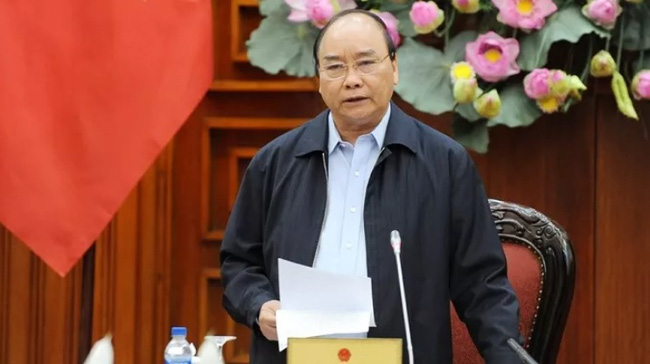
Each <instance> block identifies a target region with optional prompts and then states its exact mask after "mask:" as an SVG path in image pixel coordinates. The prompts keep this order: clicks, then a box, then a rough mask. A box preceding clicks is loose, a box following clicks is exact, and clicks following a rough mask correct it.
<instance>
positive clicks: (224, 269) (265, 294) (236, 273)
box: [220, 158, 277, 328]
mask: <svg viewBox="0 0 650 364" xmlns="http://www.w3.org/2000/svg"><path fill="white" fill-rule="evenodd" d="M263 188H264V171H263V169H262V168H261V166H260V162H259V160H258V159H257V158H253V160H252V161H251V163H250V165H249V167H248V168H247V170H246V173H245V174H244V178H243V181H242V184H241V186H240V189H239V193H238V195H237V200H236V202H235V206H234V208H233V211H232V213H231V215H230V218H229V220H228V225H227V227H226V232H225V236H224V239H223V242H222V245H221V254H220V259H221V278H222V280H223V284H224V294H223V305H224V308H225V309H226V311H227V312H228V313H229V314H230V316H231V317H232V318H233V319H234V320H235V321H237V322H239V323H242V324H245V325H247V326H249V327H251V328H254V327H255V326H254V325H255V323H256V320H257V316H258V314H259V310H260V307H261V306H262V304H264V302H266V301H269V300H274V299H277V294H276V293H275V292H274V289H273V286H272V284H271V281H270V280H269V278H268V276H267V274H266V271H267V270H266V269H265V263H264V254H263V244H264V242H263V231H264V209H263V206H264V200H263V198H264V192H263Z"/></svg>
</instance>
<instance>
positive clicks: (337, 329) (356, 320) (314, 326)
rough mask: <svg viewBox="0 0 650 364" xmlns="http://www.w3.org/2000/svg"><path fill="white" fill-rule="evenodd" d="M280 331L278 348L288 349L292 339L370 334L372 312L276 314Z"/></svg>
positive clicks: (281, 311)
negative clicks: (369, 323)
mask: <svg viewBox="0 0 650 364" xmlns="http://www.w3.org/2000/svg"><path fill="white" fill-rule="evenodd" d="M275 314H276V316H275V318H276V323H277V330H278V348H279V350H280V351H282V350H284V349H286V348H287V345H288V341H289V338H290V337H298V338H305V337H316V336H326V335H331V334H334V333H336V334H358V333H367V332H368V322H369V321H370V312H368V311H361V312H341V311H339V312H323V311H290V310H278V311H276V312H275Z"/></svg>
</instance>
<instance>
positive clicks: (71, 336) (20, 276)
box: [0, 227, 81, 364]
mask: <svg viewBox="0 0 650 364" xmlns="http://www.w3.org/2000/svg"><path fill="white" fill-rule="evenodd" d="M0 263H1V264H2V266H1V267H0V363H8V364H14V363H16V364H22V363H30V364H32V363H34V364H40V363H73V364H74V363H77V362H78V360H77V342H78V339H79V335H78V326H79V313H80V302H81V300H80V298H81V265H77V266H76V267H75V268H74V269H73V270H72V271H70V272H69V273H68V275H67V276H66V277H65V278H61V277H60V276H59V275H58V274H57V273H55V272H54V271H52V270H51V269H50V268H48V267H47V266H46V265H45V264H44V263H43V261H41V259H40V258H38V257H36V256H35V255H34V254H33V253H31V252H30V251H29V249H28V248H27V246H25V245H24V244H23V243H22V242H20V241H19V240H17V239H16V238H15V237H14V236H13V235H11V234H10V233H9V232H7V231H6V230H5V229H4V228H2V227H0Z"/></svg>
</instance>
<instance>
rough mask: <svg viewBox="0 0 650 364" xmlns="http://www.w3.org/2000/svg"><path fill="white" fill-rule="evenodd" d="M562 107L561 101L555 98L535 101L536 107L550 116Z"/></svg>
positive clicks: (548, 97)
mask: <svg viewBox="0 0 650 364" xmlns="http://www.w3.org/2000/svg"><path fill="white" fill-rule="evenodd" d="M561 105H562V100H561V99H558V98H557V97H555V96H551V95H549V96H546V97H542V98H541V99H538V100H537V106H538V107H539V108H540V109H541V110H542V111H543V112H544V113H545V114H551V113H554V112H556V111H558V110H559V109H560V106H561Z"/></svg>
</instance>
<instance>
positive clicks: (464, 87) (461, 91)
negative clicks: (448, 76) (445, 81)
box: [454, 78, 479, 104]
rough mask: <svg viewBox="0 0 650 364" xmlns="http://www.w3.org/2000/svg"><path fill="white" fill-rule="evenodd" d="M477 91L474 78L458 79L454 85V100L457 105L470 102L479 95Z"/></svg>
mask: <svg viewBox="0 0 650 364" xmlns="http://www.w3.org/2000/svg"><path fill="white" fill-rule="evenodd" d="M478 90H479V88H478V83H477V82H476V79H475V78H470V79H460V80H458V81H456V82H455V83H454V100H456V102H457V103H459V104H465V103H468V102H472V101H474V99H476V96H477V95H478V94H479V93H478Z"/></svg>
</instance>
